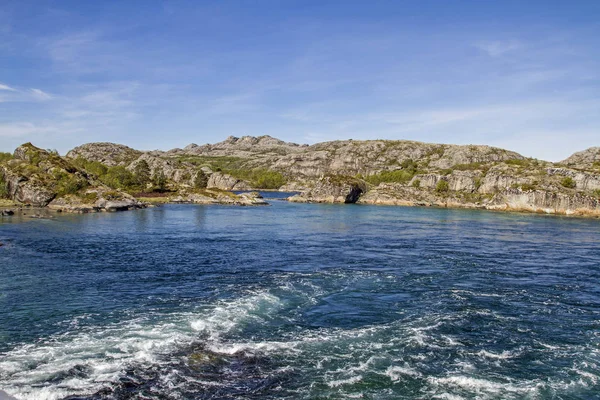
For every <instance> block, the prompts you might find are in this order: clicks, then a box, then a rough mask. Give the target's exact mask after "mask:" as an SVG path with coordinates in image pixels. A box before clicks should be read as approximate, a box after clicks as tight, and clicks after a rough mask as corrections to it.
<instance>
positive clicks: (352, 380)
mask: <svg viewBox="0 0 600 400" xmlns="http://www.w3.org/2000/svg"><path fill="white" fill-rule="evenodd" d="M362 379H363V377H362V375H357V376H351V377H350V378H346V379H339V380H336V381H329V382H327V386H329V387H338V386H342V385H354V384H355V383H357V382H360V381H361V380H362Z"/></svg>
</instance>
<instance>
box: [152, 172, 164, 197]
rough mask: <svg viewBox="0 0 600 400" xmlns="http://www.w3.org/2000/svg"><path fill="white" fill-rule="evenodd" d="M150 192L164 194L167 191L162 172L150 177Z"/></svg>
mask: <svg viewBox="0 0 600 400" xmlns="http://www.w3.org/2000/svg"><path fill="white" fill-rule="evenodd" d="M152 185H153V188H152V190H153V191H155V192H159V193H164V192H166V191H167V177H166V176H165V173H164V172H163V171H162V170H159V171H157V172H155V173H154V176H153V177H152Z"/></svg>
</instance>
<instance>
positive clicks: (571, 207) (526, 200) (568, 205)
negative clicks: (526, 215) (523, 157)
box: [486, 189, 600, 216]
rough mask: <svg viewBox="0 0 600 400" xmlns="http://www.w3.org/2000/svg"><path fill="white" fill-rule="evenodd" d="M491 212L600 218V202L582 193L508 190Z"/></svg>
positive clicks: (495, 203) (494, 202)
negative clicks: (523, 212) (521, 212)
mask: <svg viewBox="0 0 600 400" xmlns="http://www.w3.org/2000/svg"><path fill="white" fill-rule="evenodd" d="M486 208H487V209H490V210H506V211H528V212H536V213H545V214H564V215H593V216H600V201H599V200H598V199H597V198H594V197H591V196H587V195H584V194H581V193H574V194H567V193H553V192H548V191H545V190H532V191H522V190H519V189H507V190H506V191H504V192H502V193H500V194H498V195H497V196H496V197H495V198H494V201H493V202H492V204H490V205H489V206H487V207H486Z"/></svg>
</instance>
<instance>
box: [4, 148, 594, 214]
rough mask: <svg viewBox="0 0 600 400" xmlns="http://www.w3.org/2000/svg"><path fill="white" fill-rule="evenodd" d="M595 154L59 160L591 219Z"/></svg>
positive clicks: (312, 194)
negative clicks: (555, 158)
mask: <svg viewBox="0 0 600 400" xmlns="http://www.w3.org/2000/svg"><path fill="white" fill-rule="evenodd" d="M599 149H600V148H591V149H588V150H585V151H583V152H580V153H576V154H574V155H573V156H571V157H569V158H568V159H567V160H564V161H563V162H561V163H556V164H554V163H550V162H546V161H542V160H536V159H529V158H525V157H523V156H521V155H520V154H518V153H515V152H512V151H508V150H504V149H499V148H495V147H490V146H480V145H479V146H475V145H468V146H458V145H447V144H431V143H421V142H414V141H404V140H398V141H392V140H369V141H358V140H344V141H332V142H325V143H318V144H315V145H311V146H308V145H299V144H295V143H287V142H284V141H281V140H279V139H275V138H272V137H270V136H260V137H251V136H244V137H242V138H236V137H233V136H231V137H229V138H227V139H226V140H225V141H223V142H219V143H216V144H204V145H196V144H190V145H189V146H186V147H185V148H183V149H173V150H169V151H158V150H157V151H147V152H142V151H138V150H134V149H132V148H129V147H127V146H123V145H118V144H112V143H89V144H85V145H83V146H79V147H76V148H75V149H73V150H71V151H70V152H68V153H67V157H66V159H65V160H63V161H65V162H67V163H68V164H70V165H71V166H72V167H74V168H77V171H79V173H80V174H87V176H88V177H89V176H92V177H93V178H94V179H95V180H96V181H95V183H98V182H99V183H100V184H102V185H105V186H106V187H109V188H112V189H117V190H121V191H122V192H124V193H129V194H132V195H136V196H143V195H144V193H146V192H150V193H156V192H159V193H164V192H168V193H171V194H172V195H173V196H180V197H181V196H183V197H181V198H193V196H192V197H190V194H192V193H198V191H199V190H217V191H218V190H250V189H280V190H297V191H302V194H300V195H299V196H296V197H294V198H293V199H292V200H294V201H305V202H345V203H347V202H350V203H353V202H359V203H369V204H402V205H427V206H429V205H435V206H447V207H449V206H452V207H475V208H487V209H507V210H509V209H512V210H527V211H534V212H545V213H560V214H593V215H596V214H598V215H600V205H599V204H598V198H599V197H600V164H599V162H600V161H599V160H600V150H599ZM18 157H21V156H18V155H17V153H15V158H18ZM21 158H22V157H21ZM11 162H12V161H11ZM63 169H64V168H63ZM71 174H75V175H76V174H77V172H76V171H75V172H71ZM186 196H187V197H186ZM195 198H198V196H196V197H195ZM41 203H43V202H41ZM41 203H40V204H41Z"/></svg>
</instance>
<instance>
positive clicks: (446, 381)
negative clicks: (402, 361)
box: [428, 375, 537, 395]
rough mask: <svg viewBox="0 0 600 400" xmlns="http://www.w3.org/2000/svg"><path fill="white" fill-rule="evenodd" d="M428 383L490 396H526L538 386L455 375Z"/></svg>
mask: <svg viewBox="0 0 600 400" xmlns="http://www.w3.org/2000/svg"><path fill="white" fill-rule="evenodd" d="M428 381H429V382H430V383H431V384H433V385H436V386H442V387H447V386H451V387H459V388H461V389H464V390H467V391H470V392H475V393H480V394H488V395H489V394H493V395H499V394H503V393H513V394H520V395H525V394H532V393H533V392H535V391H537V386H528V385H526V384H524V385H523V386H517V385H514V384H510V383H500V382H494V381H491V380H487V379H481V378H473V377H471V376H464V375H455V376H448V377H442V378H436V377H429V378H428Z"/></svg>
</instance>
